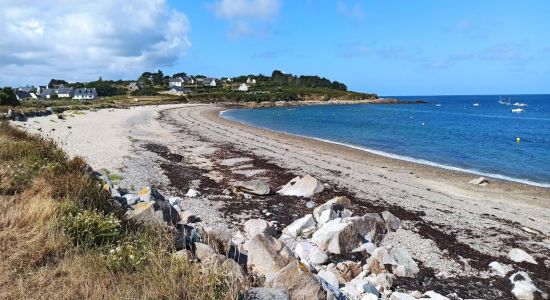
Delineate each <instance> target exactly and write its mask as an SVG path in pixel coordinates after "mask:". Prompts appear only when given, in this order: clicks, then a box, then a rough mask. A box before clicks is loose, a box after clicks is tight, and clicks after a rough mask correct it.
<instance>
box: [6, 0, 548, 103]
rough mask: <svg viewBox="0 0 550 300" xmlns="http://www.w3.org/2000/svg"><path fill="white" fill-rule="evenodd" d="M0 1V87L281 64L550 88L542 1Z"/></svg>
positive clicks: (393, 80)
mask: <svg viewBox="0 0 550 300" xmlns="http://www.w3.org/2000/svg"><path fill="white" fill-rule="evenodd" d="M0 5H1V7H2V10H0V86H4V85H14V86H17V85H24V84H34V85H37V84H45V83H46V82H47V81H48V80H49V79H50V78H60V79H65V80H69V81H85V80H95V79H97V78H98V77H99V76H102V77H103V78H109V79H119V78H122V79H133V78H136V77H137V76H139V74H141V72H143V71H148V70H150V71H154V70H157V69H161V70H163V71H164V72H165V73H175V72H181V71H185V72H188V73H192V74H204V75H209V76H218V77H220V76H234V75H240V74H258V73H263V74H270V73H271V71H272V70H274V69H280V70H283V71H285V72H292V73H297V74H318V75H322V76H326V77H329V78H331V79H335V80H339V81H342V82H345V83H346V84H348V86H349V87H350V88H351V89H354V90H359V91H365V92H376V93H378V94H381V95H432V94H512V93H516V94H518V93H550V30H549V28H550V18H549V17H548V16H550V1H546V0H539V1H536V0H526V1H516V0H484V1H474V0H470V1H465V0H463V1H458V0H456V1H455V0H451V1H439V0H423V1H408V0H401V1H398V0H385V1H374V0H372V1H369V0H363V1H359V0H341V1H340V0H337V1H320V0H292V1H291V0H205V1H189V0H132V1H122V0H96V1H89V0H86V1H83V0H41V1H31V0H0Z"/></svg>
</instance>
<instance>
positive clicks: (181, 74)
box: [172, 72, 187, 78]
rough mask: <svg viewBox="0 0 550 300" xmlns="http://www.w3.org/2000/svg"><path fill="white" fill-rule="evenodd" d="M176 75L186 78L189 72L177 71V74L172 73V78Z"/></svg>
mask: <svg viewBox="0 0 550 300" xmlns="http://www.w3.org/2000/svg"><path fill="white" fill-rule="evenodd" d="M176 77H181V78H185V77H187V73H185V72H180V73H176V74H174V75H172V78H176Z"/></svg>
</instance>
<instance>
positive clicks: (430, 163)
mask: <svg viewBox="0 0 550 300" xmlns="http://www.w3.org/2000/svg"><path fill="white" fill-rule="evenodd" d="M220 115H221V114H220ZM223 118H225V119H228V120H231V121H234V122H237V123H241V124H244V125H247V126H251V127H256V128H262V129H266V130H269V131H274V132H282V133H285V134H288V135H292V136H297V137H302V138H308V139H313V140H317V141H321V142H325V143H329V144H334V145H340V146H344V147H348V148H352V149H356V150H361V151H365V152H369V153H372V154H376V155H380V156H384V157H388V158H393V159H397V160H402V161H408V162H412V163H417V164H422V165H427V166H432V167H438V168H442V169H446V170H451V171H458V172H465V173H470V174H475V175H480V176H487V177H492V178H497V179H502V180H507V181H512V182H518V183H523V184H527V185H532V186H538V187H544V188H550V183H542V182H535V181H531V180H528V179H522V178H515V177H511V176H506V175H501V174H496V173H489V172H482V171H479V170H475V169H467V168H460V167H455V166H450V165H445V164H441V163H436V162H433V161H429V160H425V159H420V158H413V157H410V156H405V155H399V154H394V153H389V152H384V151H380V150H375V149H370V148H366V147H361V146H356V145H351V144H346V143H342V142H336V141H332V140H327V139H322V138H316V137H312V136H307V135H300V134H294V133H289V132H286V131H282V130H274V129H271V128H267V127H263V126H257V125H255V124H252V123H249V122H244V121H241V120H239V119H237V118H234V117H229V116H223Z"/></svg>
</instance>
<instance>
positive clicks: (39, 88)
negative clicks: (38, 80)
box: [36, 85, 46, 95]
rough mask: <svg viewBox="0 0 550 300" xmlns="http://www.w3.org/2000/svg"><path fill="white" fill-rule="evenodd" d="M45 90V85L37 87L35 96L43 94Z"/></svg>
mask: <svg viewBox="0 0 550 300" xmlns="http://www.w3.org/2000/svg"><path fill="white" fill-rule="evenodd" d="M45 89H46V86H45V85H39V86H38V87H37V88H36V94H37V95H40V94H42V92H44V90H45Z"/></svg>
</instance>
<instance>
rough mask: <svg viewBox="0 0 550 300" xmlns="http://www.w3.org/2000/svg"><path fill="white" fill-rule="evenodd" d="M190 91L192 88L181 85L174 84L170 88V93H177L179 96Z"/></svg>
mask: <svg viewBox="0 0 550 300" xmlns="http://www.w3.org/2000/svg"><path fill="white" fill-rule="evenodd" d="M190 92H191V90H189V89H187V88H184V87H179V86H173V87H172V88H171V89H170V94H172V95H177V96H183V95H186V94H189V93H190Z"/></svg>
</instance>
